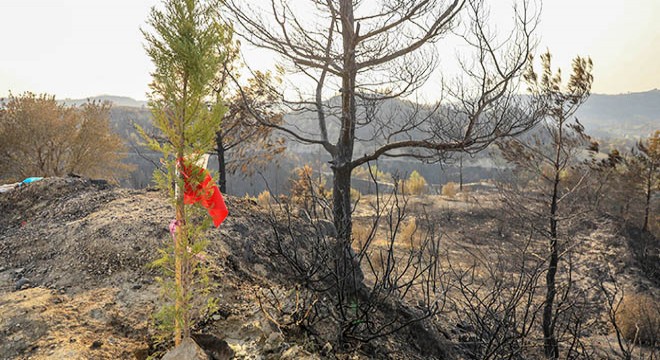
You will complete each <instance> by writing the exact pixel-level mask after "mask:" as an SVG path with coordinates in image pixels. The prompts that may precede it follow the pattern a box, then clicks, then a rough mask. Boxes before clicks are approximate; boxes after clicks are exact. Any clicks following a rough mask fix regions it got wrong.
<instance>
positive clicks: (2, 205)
mask: <svg viewBox="0 0 660 360" xmlns="http://www.w3.org/2000/svg"><path fill="white" fill-rule="evenodd" d="M475 196H476V197H474V196H473V198H472V199H468V198H467V197H466V198H465V199H462V200H454V199H443V198H442V197H436V198H435V199H431V200H429V199H418V200H413V203H412V205H415V202H418V203H420V202H421V203H423V204H417V205H416V206H417V208H419V209H421V208H424V209H426V210H428V209H429V208H432V209H435V211H437V212H438V213H442V216H443V218H442V221H443V222H446V223H447V224H451V226H450V227H448V228H451V229H453V230H448V231H447V233H446V234H445V237H444V238H443V244H444V246H446V247H448V249H447V253H448V254H449V255H450V256H453V257H454V258H456V259H459V258H462V257H464V256H465V253H466V251H471V249H477V248H482V247H483V249H482V250H483V251H484V252H488V251H489V249H496V248H498V247H499V248H500V249H502V248H505V247H506V246H513V245H511V244H509V245H507V241H505V240H502V242H501V243H499V244H492V243H491V244H490V245H489V244H488V241H486V240H485V239H492V238H496V237H498V236H499V237H502V236H505V237H506V238H507V239H508V238H512V236H513V235H512V234H506V232H507V231H511V230H507V229H502V225H501V222H498V217H497V216H493V215H492V213H493V211H494V210H493V209H494V207H493V206H494V205H493V203H492V200H493V199H492V198H489V197H488V196H485V197H484V196H481V197H479V196H477V195H475ZM478 198H479V199H481V201H479V199H478ZM489 201H490V202H489ZM227 204H228V207H229V209H230V216H229V217H228V219H227V220H226V222H225V223H223V224H222V225H221V226H220V228H219V229H213V230H211V231H209V236H210V240H211V245H210V247H209V250H208V254H207V255H208V259H209V262H210V264H211V265H212V268H213V270H214V277H213V280H214V283H216V284H218V288H217V289H216V290H215V291H214V292H213V294H212V296H213V297H215V298H216V299H218V300H219V303H220V305H221V306H220V309H219V310H218V311H216V312H214V313H208V314H203V315H202V316H200V317H199V318H198V319H197V325H196V328H195V332H196V333H197V334H201V335H198V342H200V343H207V344H206V348H207V350H209V351H216V352H217V353H218V355H217V358H222V356H224V355H221V354H219V353H224V354H227V353H233V356H234V358H236V359H321V358H332V359H366V358H390V359H425V358H440V357H446V358H454V357H456V358H459V357H461V355H460V354H461V353H462V352H461V344H460V342H461V341H460V339H459V338H460V337H461V336H462V335H461V332H459V331H457V327H460V324H461V322H460V320H461V319H459V318H457V317H456V315H455V314H449V313H447V314H444V315H443V314H440V315H439V316H442V317H441V318H436V319H435V322H433V323H430V322H429V324H430V325H431V327H432V328H434V329H435V328H437V330H428V328H429V327H428V326H426V325H423V326H420V327H417V328H415V329H414V330H412V331H409V332H404V333H402V334H397V335H392V336H389V337H386V338H383V339H380V340H378V341H377V342H376V345H370V346H362V345H357V346H354V347H351V348H350V349H336V348H334V347H333V344H331V343H330V342H326V341H321V340H319V339H318V338H315V337H314V336H310V335H309V334H307V333H305V332H304V331H291V329H290V328H286V329H285V328H282V327H281V326H278V325H279V324H278V323H277V320H276V319H274V318H273V317H272V316H270V315H269V314H268V313H267V312H264V311H263V308H262V306H260V304H261V301H260V300H263V298H264V297H263V295H264V294H284V295H283V296H282V298H286V297H287V296H285V295H287V294H288V298H292V296H293V295H291V294H294V293H295V294H296V295H297V292H296V289H297V288H298V287H299V285H300V282H299V280H300V279H298V278H296V276H295V273H293V272H292V270H291V269H290V266H289V265H287V264H286V262H284V261H282V259H278V258H277V257H273V256H272V252H270V251H269V247H271V246H272V243H271V242H269V239H271V238H272V237H273V230H272V226H273V225H272V223H271V222H269V217H268V216H267V211H266V210H265V209H263V207H260V206H258V205H257V204H256V203H255V202H254V201H251V200H249V199H242V198H234V197H229V198H228V199H227ZM358 210H359V211H358V212H357V213H356V219H358V220H360V219H361V220H366V219H368V218H369V214H368V211H362V210H360V209H358ZM426 210H425V211H426ZM360 211H362V212H360ZM495 212H497V210H495ZM172 214H173V210H172V208H171V206H170V205H169V204H168V203H167V202H166V201H165V200H164V199H163V196H162V195H161V194H159V193H158V192H154V191H147V190H140V191H138V190H128V189H121V188H115V187H111V186H108V185H107V184H105V183H103V182H95V181H90V180H88V179H80V178H49V179H45V180H42V181H39V182H37V183H33V184H30V185H28V186H24V187H22V188H20V189H16V190H13V191H10V192H7V193H2V194H0V359H146V358H148V357H149V356H152V357H153V358H159V356H161V355H162V350H163V349H164V347H166V346H168V344H164V345H163V344H161V345H158V344H156V342H155V337H156V330H155V327H154V325H153V320H152V314H153V312H154V311H155V309H156V308H157V306H158V304H159V303H160V301H161V298H160V296H161V295H160V289H159V285H158V283H157V282H156V281H155V277H156V276H157V275H158V273H157V271H155V270H153V269H151V268H150V267H149V266H148V264H149V263H150V262H151V261H153V260H154V259H155V258H156V256H157V249H159V248H161V247H162V246H163V245H164V244H165V243H166V242H168V241H171V237H170V234H169V231H168V228H167V225H168V224H169V222H170V220H171V218H172ZM438 221H440V220H438ZM475 223H478V224H480V225H481V226H479V227H475V226H474V225H475ZM477 228H481V229H482V230H479V231H477V230H476V229H477ZM466 229H467V230H466ZM470 229H473V230H474V231H470ZM617 229H619V228H617V227H616V226H615V225H614V224H613V223H606V224H599V226H596V227H594V228H593V229H587V231H586V232H585V234H582V235H581V236H583V237H584V239H588V241H587V240H585V241H582V242H580V245H579V246H580V247H581V249H580V251H579V252H578V253H579V254H580V258H579V259H577V261H576V267H577V270H578V271H579V273H580V274H581V279H584V281H585V283H584V284H581V285H580V286H583V287H585V288H594V286H595V283H594V281H596V280H595V279H597V277H598V274H599V273H598V271H600V270H598V269H601V268H602V266H601V265H602V264H604V263H607V264H612V266H613V271H614V272H616V273H619V274H621V275H622V279H625V283H626V285H627V286H629V287H631V288H635V289H642V290H644V291H648V292H650V293H653V294H656V295H657V293H658V292H657V284H656V283H654V281H653V280H654V279H648V277H646V276H645V274H644V273H643V271H640V268H639V267H635V266H634V261H633V260H631V259H630V256H631V255H630V253H631V251H630V249H629V248H628V245H627V242H626V236H625V234H622V233H621V231H620V230H617ZM310 231H311V229H308V228H306V227H305V225H304V224H300V226H299V228H298V229H297V236H301V237H305V236H310V235H309V234H311V232H310ZM466 231H468V234H467V235H466V234H465V232H466ZM488 246H491V248H489V247H488ZM300 252H301V254H302V253H304V252H305V249H304V248H301V249H300ZM631 264H632V265H631ZM589 281H591V283H590V282H589ZM600 326H601V329H600V330H599V331H595V332H594V339H596V337H598V339H599V340H598V341H605V340H607V336H611V333H609V332H608V331H609V329H608V328H607V326H606V325H604V323H601V325H600ZM427 331H428V332H430V333H429V334H426V332H427ZM421 333H424V335H420V334H421ZM431 333H432V334H431ZM439 334H443V335H442V336H441V337H442V338H443V339H444V340H442V341H440V340H437V338H436V337H434V336H440V335H439ZM209 335H212V336H215V337H216V338H218V339H222V340H223V341H224V342H222V341H215V340H209V341H205V339H204V336H209ZM429 339H435V340H433V341H431V342H429ZM207 340H208V339H207ZM594 341H595V340H594ZM226 346H228V347H229V349H230V350H228V349H226V348H224V347H226ZM335 346H336V345H335ZM436 347H437V348H439V350H438V351H435V350H433V348H436ZM440 348H442V349H440ZM214 349H215V350H214ZM430 349H431V350H430ZM440 350H442V351H440ZM429 354H443V355H442V356H440V355H429Z"/></svg>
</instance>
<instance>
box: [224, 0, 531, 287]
mask: <svg viewBox="0 0 660 360" xmlns="http://www.w3.org/2000/svg"><path fill="white" fill-rule="evenodd" d="M225 6H226V8H227V11H226V12H225V13H227V14H228V17H229V20H230V21H232V22H233V24H234V25H235V27H236V31H237V33H238V34H239V35H240V36H241V37H242V38H244V39H245V40H246V41H247V42H249V43H251V44H253V45H255V46H258V47H260V48H264V49H268V50H271V51H273V52H275V53H276V54H277V55H279V56H281V57H282V58H284V59H285V60H286V61H287V62H288V64H289V65H290V68H291V70H292V71H295V72H297V73H298V74H300V75H301V76H303V77H305V78H307V79H309V80H310V81H311V83H312V84H313V85H312V86H311V87H310V88H312V90H311V91H310V92H309V93H305V90H304V88H298V89H297V90H298V93H299V94H300V97H299V98H296V99H294V100H289V101H288V102H287V104H289V106H290V107H291V108H292V109H293V110H296V111H302V112H304V111H307V112H311V113H313V114H314V116H315V118H316V119H315V124H314V126H312V127H311V128H307V129H305V128H302V126H300V124H284V125H277V124H268V121H267V120H266V119H263V122H264V124H266V125H269V126H272V127H274V128H276V129H278V130H280V131H282V132H284V133H286V134H287V135H288V136H290V137H291V138H292V139H294V140H296V141H299V142H302V143H304V144H309V145H316V146H321V147H322V148H323V149H325V151H326V152H327V153H328V154H329V156H330V157H331V159H332V160H331V161H330V163H331V168H332V172H333V198H332V201H333V204H332V212H333V222H334V226H335V228H336V230H337V234H338V238H339V239H340V241H339V242H338V244H337V248H336V250H335V251H336V253H337V254H338V255H339V256H337V259H338V263H337V264H336V266H337V272H338V273H340V274H345V276H346V277H348V275H349V274H350V273H351V272H352V271H353V270H352V268H353V267H354V266H355V259H354V258H353V255H351V252H350V251H349V249H350V248H351V232H352V217H351V201H350V186H351V172H352V171H353V169H355V168H356V167H358V166H360V165H362V164H365V163H367V162H370V161H374V160H377V159H379V158H381V157H403V156H411V157H416V158H421V159H424V160H432V159H438V158H441V157H442V156H443V155H444V154H446V153H448V152H475V151H478V150H481V149H483V148H485V147H486V146H488V145H489V144H490V143H492V142H493V141H494V140H496V139H498V138H502V137H506V136H511V135H515V134H518V133H521V132H523V131H525V130H527V129H528V128H529V127H530V126H531V125H532V124H534V117H533V116H530V114H529V113H528V112H526V111H524V109H525V107H522V106H520V101H522V100H521V99H520V98H519V97H516V96H515V92H516V79H517V78H518V76H519V75H520V73H521V71H522V70H523V68H524V65H525V64H526V63H527V58H528V54H529V52H530V51H531V49H532V47H533V45H534V44H533V40H532V37H531V35H532V32H533V31H534V29H535V26H536V16H535V10H534V9H533V8H532V7H531V6H530V4H529V3H528V1H527V0H523V1H522V2H521V4H520V6H518V7H516V8H515V9H514V16H513V19H514V24H513V26H512V27H511V29H510V33H508V34H505V36H504V37H503V38H504V39H506V40H504V41H501V42H499V41H498V40H497V39H498V37H497V36H495V34H493V33H492V32H491V31H490V29H489V27H488V9H487V8H486V6H485V4H484V1H483V0H454V1H437V0H410V1H393V0H379V1H376V0H374V1H356V0H314V1H310V2H308V3H305V4H303V3H296V4H295V6H294V5H293V4H292V2H291V1H285V0H271V1H270V2H268V5H267V6H266V7H260V6H256V5H250V4H249V3H247V2H245V1H239V0H228V1H226V2H225ZM310 19H313V20H311V21H310ZM450 35H457V36H458V37H460V38H462V39H463V40H465V41H466V42H467V43H468V44H469V45H471V46H472V48H473V52H472V53H471V54H469V55H468V57H469V59H470V60H463V61H462V62H461V64H462V66H463V70H464V72H465V75H464V76H463V77H462V78H461V79H462V80H460V81H456V82H455V83H453V87H452V88H451V89H448V90H447V91H446V93H445V94H444V100H446V101H445V102H443V103H442V104H439V105H435V106H429V107H422V106H412V107H409V108H408V109H403V108H401V109H400V111H398V114H397V115H396V116H389V117H388V116H384V117H383V116H378V114H377V112H376V113H374V112H373V111H368V110H369V108H370V104H373V102H374V101H378V102H380V103H379V104H380V105H379V106H377V108H382V107H383V106H384V105H383V104H386V103H385V101H387V100H392V99H397V98H402V97H411V96H413V95H414V94H416V93H417V90H418V89H419V88H420V87H421V86H422V85H423V84H424V83H425V82H426V80H427V79H428V78H429V76H430V75H431V73H432V71H433V70H434V69H435V65H436V63H437V59H438V54H437V47H435V46H434V44H435V43H437V42H438V41H440V40H441V39H443V38H444V37H446V36H450ZM448 88H449V87H448ZM337 90H339V93H340V95H339V98H340V100H339V101H338V103H339V104H337V101H334V102H333V101H331V100H330V101H328V100H326V98H327V97H328V96H331V95H333V94H336V91H337ZM439 92H440V91H439ZM441 105H442V106H441ZM392 120H394V121H392ZM365 133H366V134H369V135H367V136H364V135H363V134H365ZM356 145H365V146H360V147H358V146H356ZM358 151H359V152H358ZM353 290H355V289H353Z"/></svg>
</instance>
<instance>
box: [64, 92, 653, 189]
mask: <svg viewBox="0 0 660 360" xmlns="http://www.w3.org/2000/svg"><path fill="white" fill-rule="evenodd" d="M89 99H90V100H101V101H105V100H107V101H110V102H112V103H113V105H114V106H113V108H112V110H111V113H110V115H111V121H112V125H113V128H114V129H115V131H117V132H118V133H119V134H120V135H121V136H122V137H123V138H124V139H126V140H127V143H130V144H131V145H130V146H129V153H130V156H129V159H127V161H128V162H129V163H133V164H136V165H138V167H139V168H140V169H141V171H136V172H135V173H134V174H133V175H132V178H131V179H130V186H134V187H142V186H145V185H146V183H148V182H149V179H150V178H151V173H152V171H153V164H152V162H157V159H158V155H157V154H154V155H152V156H153V159H152V161H151V162H150V161H148V160H146V159H145V158H144V155H145V154H141V155H139V154H138V153H137V148H136V143H138V142H139V140H138V138H137V137H136V136H135V135H134V133H135V129H134V127H133V124H135V123H136V124H139V125H141V126H142V127H143V128H145V129H147V130H149V129H151V124H150V122H151V113H150V111H149V109H148V108H147V107H146V105H147V104H146V102H144V101H138V100H134V99H131V98H129V97H123V96H110V95H103V96H96V97H91V98H89ZM85 101H87V99H66V100H64V102H65V103H67V104H72V105H79V104H83V103H84V102H85ZM338 101H339V99H337V98H333V99H330V100H329V104H330V105H331V108H332V109H333V111H332V112H334V113H335V114H330V115H329V116H328V119H327V120H328V132H329V134H330V138H331V139H336V136H337V133H338V131H339V121H338V117H337V115H338V113H340V107H339V103H338ZM410 109H411V104H410V103H408V102H406V101H400V100H391V101H388V102H386V103H384V104H381V105H380V106H379V107H378V114H379V116H386V117H389V118H392V120H391V121H396V120H395V119H396V118H397V117H399V118H401V117H403V116H405V115H404V114H405V113H406V112H408V111H410ZM577 117H578V119H579V120H580V121H581V122H582V123H583V124H584V125H585V127H586V130H587V133H589V134H590V135H592V136H594V137H596V138H598V139H600V140H604V141H603V142H602V144H603V145H604V147H603V148H604V149H605V148H607V147H606V146H605V145H606V144H613V145H615V146H617V147H618V148H621V149H628V148H630V147H631V146H632V144H634V142H635V141H636V140H637V139H639V138H641V137H646V136H648V135H649V134H650V133H651V132H652V131H653V130H656V129H660V90H651V91H646V92H640V93H629V94H619V95H601V94H594V95H592V96H591V97H590V98H589V100H588V101H587V102H586V103H585V104H584V105H583V106H582V107H581V108H580V110H579V111H578V113H577ZM285 121H286V123H287V124H289V125H290V126H296V127H297V128H298V129H301V130H302V131H304V132H305V133H307V134H314V133H318V129H317V127H316V126H317V125H316V124H317V122H316V121H317V120H316V118H315V115H314V114H313V113H289V114H286V116H285ZM374 130H375V129H373V128H370V127H368V126H367V127H361V128H360V129H358V131H357V135H358V137H359V138H361V139H363V140H364V141H361V142H360V143H359V144H356V147H355V153H356V154H361V153H365V152H367V151H369V149H370V148H373V147H374V145H375V142H378V140H377V139H374V138H372V137H371V136H370V135H371V134H373V133H374ZM146 153H148V152H146ZM287 156H288V157H291V159H297V160H295V161H293V160H292V161H283V162H282V163H281V164H280V165H277V166H275V165H274V166H271V168H269V169H268V170H266V171H267V172H268V173H269V174H271V173H272V174H275V173H277V174H280V173H281V175H282V174H283V175H282V176H281V177H282V178H283V179H284V178H286V174H288V172H287V171H289V170H290V168H292V167H293V166H294V164H296V163H298V164H299V163H307V162H310V163H315V162H318V163H325V162H326V161H327V160H329V159H327V156H326V154H325V152H324V151H323V150H322V149H320V148H319V147H318V146H307V145H303V144H299V143H296V142H291V143H289V145H288V151H287ZM488 156H489V155H488V151H485V152H482V153H479V154H477V155H476V156H470V157H469V158H468V159H466V164H465V165H466V169H465V170H464V171H465V173H464V177H465V180H466V181H478V180H480V179H485V178H490V177H491V176H492V175H491V174H490V173H489V171H492V168H493V165H492V164H490V162H488V161H487V159H486V158H487V157H488ZM212 164H215V162H214V161H212ZM379 166H381V167H382V169H383V170H384V171H387V172H396V171H399V172H400V173H402V174H407V173H409V172H410V171H412V170H417V171H418V172H420V173H421V174H422V175H423V176H424V177H426V178H427V179H429V181H430V182H432V183H439V184H442V183H444V182H446V181H456V179H457V178H458V175H457V174H458V170H457V168H456V167H455V166H453V165H451V164H444V165H443V168H442V169H439V168H436V166H424V165H423V164H421V163H419V162H415V161H409V160H408V159H405V160H404V159H400V160H387V161H381V164H380V165H379ZM468 168H470V169H468ZM253 180H254V179H250V180H249V181H244V180H241V181H234V180H233V179H230V183H231V184H232V186H233V191H232V193H235V194H244V193H246V192H250V193H258V192H260V191H261V190H263V189H262V188H261V187H259V186H261V185H259V184H256V182H258V181H256V180H255V181H256V182H255V184H251V183H250V184H248V182H251V181H253ZM281 182H282V183H285V182H286V181H281ZM253 185H254V186H253ZM271 185H273V184H271ZM280 185H282V184H278V186H280ZM255 186H256V187H255ZM273 186H274V185H273Z"/></svg>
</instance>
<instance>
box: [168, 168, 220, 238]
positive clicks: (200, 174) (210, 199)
mask: <svg viewBox="0 0 660 360" xmlns="http://www.w3.org/2000/svg"><path fill="white" fill-rule="evenodd" d="M179 164H181V174H182V175H183V179H184V181H185V189H184V192H183V202H184V203H185V204H187V205H190V204H195V203H200V205H202V206H203V207H205V208H206V209H207V210H208V213H209V215H210V216H211V218H212V219H213V225H215V227H218V226H220V224H221V223H222V222H223V221H224V220H225V219H226V218H227V215H228V214H229V210H227V205H225V199H224V198H223V197H222V193H220V189H218V186H217V185H216V184H215V182H214V181H213V178H212V177H211V174H210V173H209V172H208V171H207V170H206V169H203V168H201V167H199V166H197V165H195V164H192V163H187V164H185V163H184V162H183V161H179Z"/></svg>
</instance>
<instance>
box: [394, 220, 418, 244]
mask: <svg viewBox="0 0 660 360" xmlns="http://www.w3.org/2000/svg"><path fill="white" fill-rule="evenodd" d="M399 241H400V242H401V243H402V244H406V245H408V246H410V248H412V249H418V248H419V247H420V245H421V241H422V234H421V231H420V230H419V228H418V227H417V219H416V218H414V217H413V218H411V219H410V220H408V221H407V222H406V223H404V224H403V226H401V229H400V230H399Z"/></svg>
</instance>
